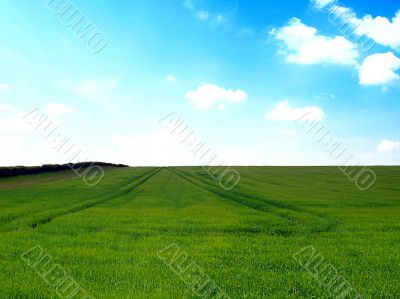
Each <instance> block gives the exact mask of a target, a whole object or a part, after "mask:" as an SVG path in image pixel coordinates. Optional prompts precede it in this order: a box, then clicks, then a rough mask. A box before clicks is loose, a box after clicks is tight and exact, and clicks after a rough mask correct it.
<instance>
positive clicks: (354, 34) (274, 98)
mask: <svg viewBox="0 0 400 299" xmlns="http://www.w3.org/2000/svg"><path fill="white" fill-rule="evenodd" d="M68 5H70V6H68ZM68 7H69V9H71V10H70V12H74V13H76V14H72V16H76V17H77V18H79V17H81V16H85V17H87V19H85V20H87V22H88V23H87V24H90V25H92V26H93V27H92V28H95V30H96V32H98V33H99V35H97V36H98V37H101V38H104V40H100V42H99V43H101V42H103V41H104V47H102V48H101V49H100V50H99V51H98V52H96V51H94V50H95V49H93V47H92V48H91V47H90V45H89V46H88V45H87V40H85V37H82V36H80V35H79V33H77V32H76V30H74V29H73V28H71V24H73V21H74V18H72V17H71V20H69V21H68V20H66V16H67V13H66V12H67V11H66V9H67V8H68ZM399 9H400V5H399V4H398V3H397V4H396V1H385V5H382V2H381V1H378V0H373V1H372V0H371V1H347V0H343V1H341V2H335V1H333V0H312V1H309V0H299V1H289V0H283V1H256V0H254V1H242V0H226V1H222V0H221V1H207V0H192V1H189V0H186V1H183V0H168V1H167V0H164V1H160V0H158V1H156V0H146V1H139V0H137V1H136V0H135V1H118V2H115V1H110V0H101V1H94V0H93V1H79V0H74V1H61V0H43V1H28V0H21V1H11V0H3V1H1V2H0V36H1V42H0V145H1V148H0V165H15V164H25V165H36V164H43V163H63V162H65V156H63V155H62V154H60V153H59V152H57V151H55V150H54V148H52V147H51V146H49V144H48V142H46V140H44V138H43V132H42V131H43V130H42V131H40V130H34V129H32V125H29V124H27V122H26V119H23V116H24V115H26V113H27V112H30V111H32V110H34V109H36V108H38V109H39V110H40V111H41V113H43V114H46V115H48V116H49V117H51V119H53V121H54V124H57V127H58V130H59V131H60V132H62V133H61V135H62V136H64V137H66V138H68V139H70V140H73V142H74V144H76V145H77V147H79V148H80V149H81V150H82V152H84V155H85V158H86V157H87V158H88V159H90V160H102V161H107V162H120V163H127V164H130V165H189V164H190V165H196V164H199V163H200V161H198V160H196V158H195V157H193V155H191V153H190V152H189V151H188V150H187V148H185V146H183V145H182V144H181V143H180V140H179V138H177V136H173V135H174V134H171V133H170V132H168V130H165V129H163V128H162V126H160V122H159V120H160V119H161V118H163V117H164V116H165V115H168V114H170V113H172V112H174V113H175V114H174V115H175V116H176V117H179V118H180V119H182V120H184V121H185V124H187V125H188V127H189V128H190V130H193V131H194V132H195V133H196V136H198V138H200V139H201V140H203V141H204V142H205V143H206V144H207V145H208V146H209V147H211V148H213V150H215V152H217V153H218V154H219V156H220V159H221V160H223V161H224V162H225V163H226V164H235V165H238V164H241V165H334V164H338V163H339V162H340V161H339V160H337V159H334V158H332V157H330V156H329V155H327V153H326V151H327V149H326V148H324V145H322V144H321V143H319V144H318V140H319V139H320V138H319V136H317V134H315V133H308V131H307V130H306V129H305V128H304V125H302V124H301V121H300V122H299V121H296V119H298V118H300V117H302V116H303V115H308V117H309V118H312V119H313V120H315V121H318V122H320V123H321V124H324V126H325V127H324V128H326V132H328V131H329V134H328V135H327V136H328V137H330V138H332V139H334V140H337V141H340V142H341V143H342V144H343V146H345V147H346V149H347V151H348V153H349V154H352V155H353V156H354V158H353V162H354V163H361V164H399V163H400V158H399V157H400V155H399V154H400V129H399V127H400V126H399V125H400V98H399V97H400V96H399V92H400V84H399V83H400V77H399V74H400V73H399V70H400V51H399V49H400V13H398V14H397V12H398V11H399ZM63 13H64V14H63ZM396 14H397V16H398V17H396ZM63 17H64V19H63ZM105 41H107V43H105ZM365 41H368V44H367V43H366V42H365ZM367 45H368V49H367V47H366V46H367ZM370 45H373V46H370ZM94 52H96V53H94Z"/></svg>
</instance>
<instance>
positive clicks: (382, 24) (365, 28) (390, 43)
mask: <svg viewBox="0 0 400 299" xmlns="http://www.w3.org/2000/svg"><path fill="white" fill-rule="evenodd" d="M310 1H311V3H312V4H313V5H314V6H315V7H316V8H317V9H324V8H326V7H327V6H329V13H330V15H332V16H335V17H336V18H337V19H341V20H342V24H341V26H342V25H343V26H344V24H350V25H351V26H352V29H353V31H354V34H356V35H358V36H364V35H365V36H367V37H369V38H370V39H372V40H373V41H375V42H376V43H378V44H380V45H383V46H387V47H391V48H392V49H395V50H399V49H400V10H398V11H397V12H396V14H395V16H394V17H393V18H392V19H391V20H390V19H388V18H386V17H382V16H376V17H373V16H371V15H365V16H364V17H362V18H359V17H357V15H356V13H355V12H354V11H353V9H352V8H349V7H346V6H343V5H339V4H338V1H337V0H310ZM335 22H336V21H335Z"/></svg>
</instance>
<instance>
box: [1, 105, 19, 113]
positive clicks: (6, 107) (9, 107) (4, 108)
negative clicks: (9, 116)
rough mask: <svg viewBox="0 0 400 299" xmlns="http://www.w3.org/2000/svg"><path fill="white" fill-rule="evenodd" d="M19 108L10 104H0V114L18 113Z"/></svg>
mask: <svg viewBox="0 0 400 299" xmlns="http://www.w3.org/2000/svg"><path fill="white" fill-rule="evenodd" d="M16 111H17V108H16V107H14V106H12V105H10V104H0V113H10V112H16Z"/></svg>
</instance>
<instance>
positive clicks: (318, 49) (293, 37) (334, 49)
mask: <svg viewBox="0 0 400 299" xmlns="http://www.w3.org/2000/svg"><path fill="white" fill-rule="evenodd" d="M270 34H271V35H273V36H274V37H275V38H276V39H277V40H279V41H282V42H283V43H284V44H285V46H286V48H287V49H286V51H284V54H285V55H286V60H287V61H288V62H291V63H299V64H317V63H333V64H342V65H354V64H356V59H357V58H358V56H359V54H358V51H357V49H356V45H355V44H353V43H351V42H350V41H348V40H347V39H345V38H344V37H341V36H336V37H333V38H331V37H327V36H323V35H318V34H317V29H316V28H314V27H310V26H307V25H305V24H303V23H302V22H301V20H300V19H297V18H292V19H291V20H290V21H289V23H288V24H287V25H286V26H284V27H282V28H279V29H273V30H272V31H271V32H270Z"/></svg>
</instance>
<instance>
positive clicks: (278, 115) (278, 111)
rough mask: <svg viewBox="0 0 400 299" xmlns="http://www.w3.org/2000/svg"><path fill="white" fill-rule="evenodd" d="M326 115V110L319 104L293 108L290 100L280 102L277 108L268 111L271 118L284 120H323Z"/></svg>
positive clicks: (268, 116) (267, 115) (268, 117)
mask: <svg viewBox="0 0 400 299" xmlns="http://www.w3.org/2000/svg"><path fill="white" fill-rule="evenodd" d="M324 116H325V113H324V111H323V110H322V109H321V108H319V107H317V106H305V107H303V108H293V107H291V106H290V105H289V104H288V102H279V103H278V104H277V105H276V106H275V108H274V109H273V110H272V111H270V112H267V114H266V118H267V119H269V120H283V121H298V120H302V121H307V120H318V121H319V120H322V119H323V118H324Z"/></svg>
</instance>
